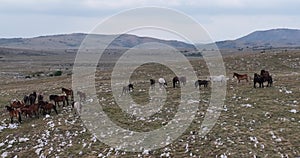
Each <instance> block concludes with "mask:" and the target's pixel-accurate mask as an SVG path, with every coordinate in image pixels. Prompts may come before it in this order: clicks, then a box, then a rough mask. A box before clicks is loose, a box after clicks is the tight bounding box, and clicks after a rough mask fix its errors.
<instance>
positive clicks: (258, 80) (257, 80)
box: [253, 73, 264, 88]
mask: <svg viewBox="0 0 300 158" xmlns="http://www.w3.org/2000/svg"><path fill="white" fill-rule="evenodd" d="M253 82H254V85H253V87H254V88H256V83H258V84H259V88H263V87H264V79H263V77H262V76H261V75H259V74H257V73H255V74H254V78H253Z"/></svg>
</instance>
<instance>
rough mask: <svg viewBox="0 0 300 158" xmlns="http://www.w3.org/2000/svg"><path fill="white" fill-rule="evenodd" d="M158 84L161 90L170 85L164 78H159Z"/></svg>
mask: <svg viewBox="0 0 300 158" xmlns="http://www.w3.org/2000/svg"><path fill="white" fill-rule="evenodd" d="M158 83H159V88H162V87H167V85H168V84H167V82H166V80H165V79H164V78H159V79H158Z"/></svg>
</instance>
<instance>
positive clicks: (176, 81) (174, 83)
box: [172, 76, 180, 88]
mask: <svg viewBox="0 0 300 158" xmlns="http://www.w3.org/2000/svg"><path fill="white" fill-rule="evenodd" d="M172 81H173V88H175V87H176V85H177V86H180V81H179V78H178V77H177V76H175V77H174V78H173V80H172Z"/></svg>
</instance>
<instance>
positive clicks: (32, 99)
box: [29, 92, 37, 105]
mask: <svg viewBox="0 0 300 158" xmlns="http://www.w3.org/2000/svg"><path fill="white" fill-rule="evenodd" d="M36 97H37V96H36V92H33V93H31V94H30V95H29V103H30V105H32V104H34V103H35V100H36Z"/></svg>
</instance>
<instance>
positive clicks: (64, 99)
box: [49, 95, 69, 106]
mask: <svg viewBox="0 0 300 158" xmlns="http://www.w3.org/2000/svg"><path fill="white" fill-rule="evenodd" d="M49 100H50V101H54V104H55V105H58V106H60V105H59V102H63V106H65V102H67V105H69V100H68V97H67V96H64V95H50V96H49Z"/></svg>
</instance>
